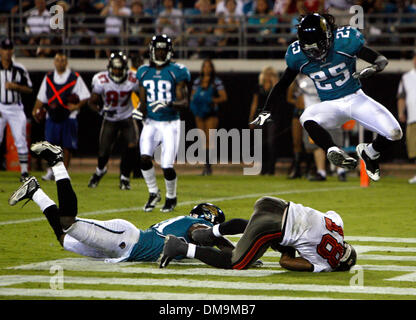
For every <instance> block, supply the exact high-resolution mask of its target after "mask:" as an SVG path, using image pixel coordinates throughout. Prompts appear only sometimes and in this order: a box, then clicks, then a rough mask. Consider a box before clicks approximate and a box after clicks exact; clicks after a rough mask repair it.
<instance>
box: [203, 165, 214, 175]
mask: <svg viewBox="0 0 416 320" xmlns="http://www.w3.org/2000/svg"><path fill="white" fill-rule="evenodd" d="M211 175H212V169H211V166H205V167H204V170H202V173H201V176H211Z"/></svg>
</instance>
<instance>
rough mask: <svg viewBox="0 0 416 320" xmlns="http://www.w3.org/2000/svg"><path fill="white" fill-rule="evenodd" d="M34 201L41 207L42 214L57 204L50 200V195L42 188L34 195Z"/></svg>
mask: <svg viewBox="0 0 416 320" xmlns="http://www.w3.org/2000/svg"><path fill="white" fill-rule="evenodd" d="M32 200H33V201H34V202H35V203H36V204H37V205H38V206H39V208H40V210H42V212H43V211H45V209H46V208H49V207H50V206H52V205H54V204H55V202H53V201H52V200H51V198H49V197H48V195H47V194H46V193H45V192H43V190H42V189H40V188H39V189H38V190H36V192H35V193H34V194H33V197H32Z"/></svg>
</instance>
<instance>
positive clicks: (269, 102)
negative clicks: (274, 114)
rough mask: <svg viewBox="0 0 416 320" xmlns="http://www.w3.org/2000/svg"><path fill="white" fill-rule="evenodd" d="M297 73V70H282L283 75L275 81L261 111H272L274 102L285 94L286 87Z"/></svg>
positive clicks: (274, 105)
mask: <svg viewBox="0 0 416 320" xmlns="http://www.w3.org/2000/svg"><path fill="white" fill-rule="evenodd" d="M298 73H299V72H298V71H295V70H292V69H290V68H286V70H285V72H283V75H282V77H281V78H280V81H279V82H278V83H276V84H275V86H274V87H273V89H272V90H271V91H270V93H269V96H268V97H267V99H266V103H265V104H264V107H263V110H262V111H272V110H273V109H274V108H275V107H276V103H277V102H278V101H279V98H281V97H282V96H286V91H287V89H288V88H289V86H290V84H291V83H292V82H293V80H295V78H296V76H297V75H298Z"/></svg>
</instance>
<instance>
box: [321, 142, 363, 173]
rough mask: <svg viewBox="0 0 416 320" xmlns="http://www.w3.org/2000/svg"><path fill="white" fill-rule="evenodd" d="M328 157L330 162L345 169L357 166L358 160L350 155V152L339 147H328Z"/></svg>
mask: <svg viewBox="0 0 416 320" xmlns="http://www.w3.org/2000/svg"><path fill="white" fill-rule="evenodd" d="M326 157H327V158H328V160H329V162H330V163H332V164H334V165H335V166H337V167H341V168H345V169H355V167H356V166H357V160H356V159H354V158H353V157H350V156H349V155H348V153H346V152H345V151H344V150H342V149H341V148H339V147H331V148H329V149H328V152H327V155H326Z"/></svg>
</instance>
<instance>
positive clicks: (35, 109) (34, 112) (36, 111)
mask: <svg viewBox="0 0 416 320" xmlns="http://www.w3.org/2000/svg"><path fill="white" fill-rule="evenodd" d="M42 108H43V102H42V101H40V100H38V99H36V102H35V106H34V107H33V110H32V116H33V119H35V121H36V122H37V123H40V122H41V121H42V119H41V117H40V110H41V109H42Z"/></svg>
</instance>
